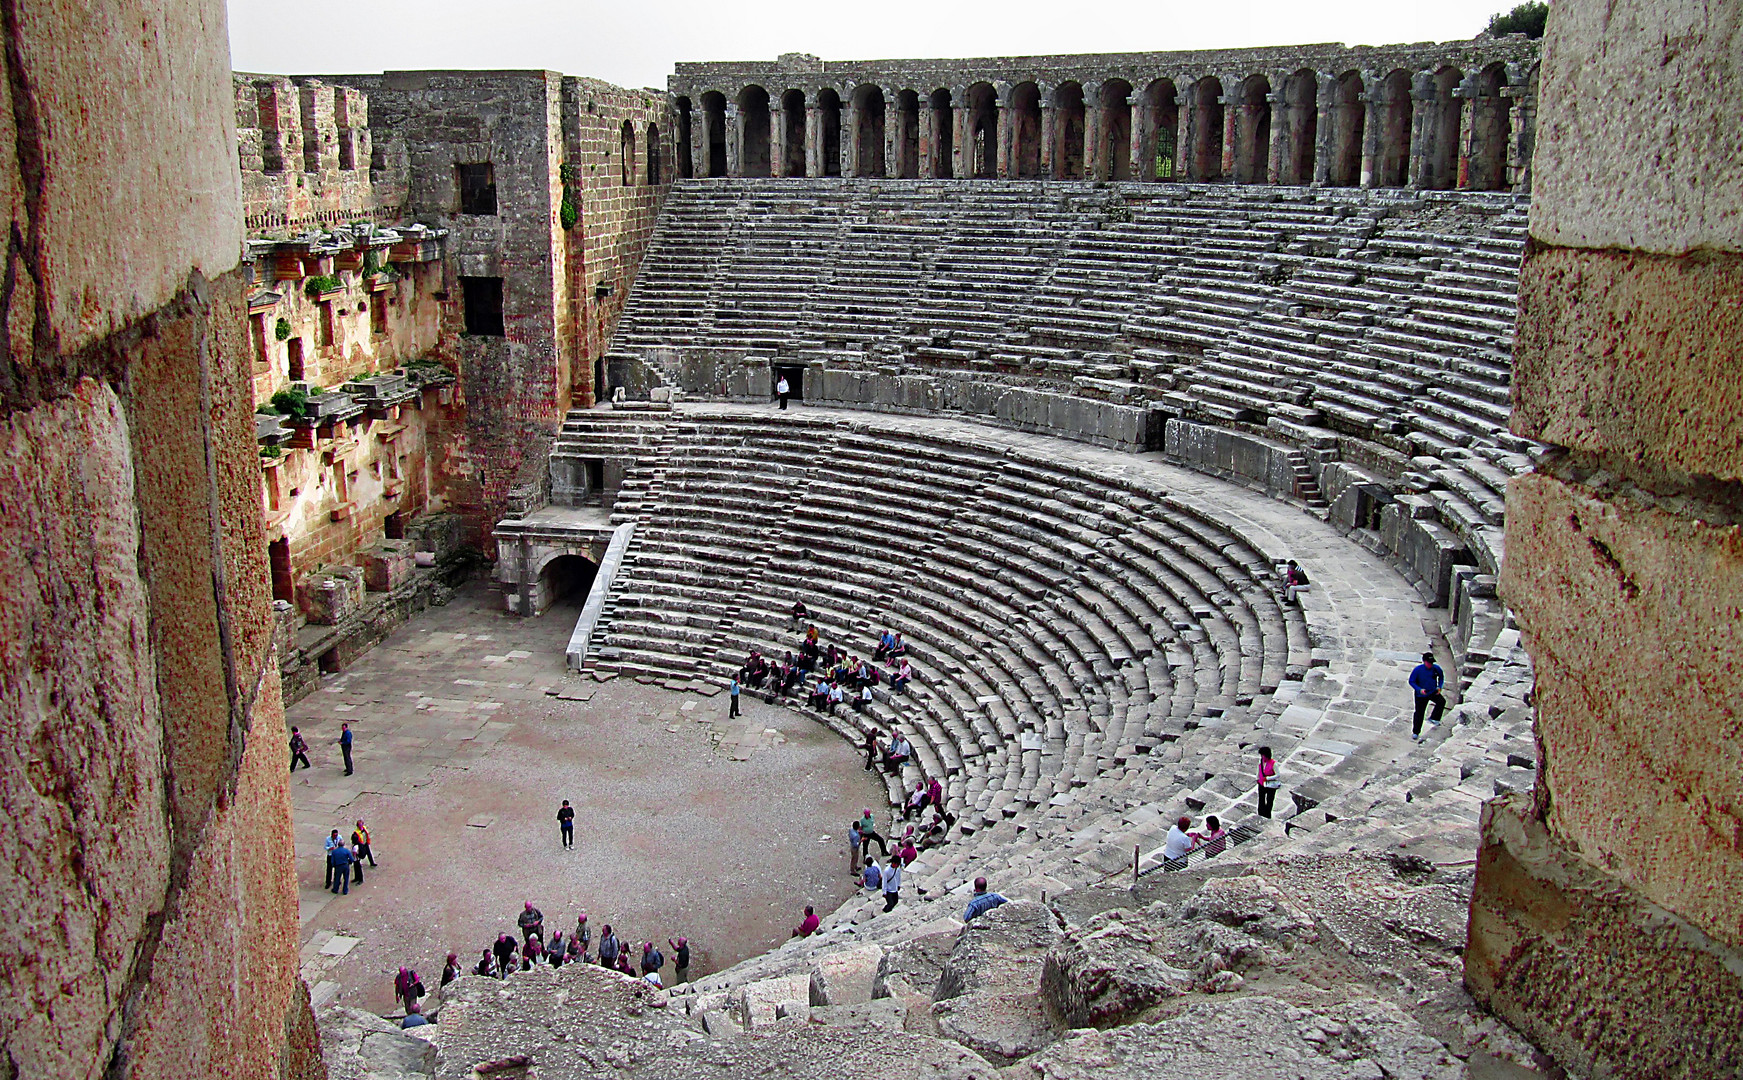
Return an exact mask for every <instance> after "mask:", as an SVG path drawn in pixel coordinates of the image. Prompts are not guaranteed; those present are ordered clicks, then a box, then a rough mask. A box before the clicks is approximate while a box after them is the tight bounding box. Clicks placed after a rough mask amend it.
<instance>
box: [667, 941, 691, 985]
mask: <svg viewBox="0 0 1743 1080" xmlns="http://www.w3.org/2000/svg"><path fill="white" fill-rule="evenodd" d="M666 944H667V945H669V946H671V948H672V985H674V986H676V985H677V984H678V983H685V982H689V981H690V939H689V938H679V939H678V940H677V941H673V940H672V939H671V938H667V939H666Z"/></svg>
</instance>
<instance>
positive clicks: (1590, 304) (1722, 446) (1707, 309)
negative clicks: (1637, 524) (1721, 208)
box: [1512, 248, 1743, 481]
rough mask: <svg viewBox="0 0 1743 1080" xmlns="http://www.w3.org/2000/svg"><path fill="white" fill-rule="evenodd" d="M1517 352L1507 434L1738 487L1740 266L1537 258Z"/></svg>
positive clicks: (1742, 453) (1594, 254)
mask: <svg viewBox="0 0 1743 1080" xmlns="http://www.w3.org/2000/svg"><path fill="white" fill-rule="evenodd" d="M1514 351H1515V357H1516V359H1515V364H1514V371H1513V402H1514V408H1513V418H1512V428H1513V431H1514V433H1516V434H1518V435H1523V436H1526V437H1528V438H1532V439H1538V440H1540V441H1542V442H1547V443H1553V444H1556V445H1558V446H1566V447H1570V448H1573V449H1577V450H1586V451H1590V452H1592V453H1597V454H1604V455H1611V456H1614V457H1617V458H1623V459H1629V460H1632V461H1634V462H1636V463H1637V464H1638V465H1640V466H1644V467H1645V468H1647V469H1663V470H1669V471H1671V472H1673V473H1686V474H1689V475H1692V476H1711V477H1715V478H1717V479H1720V480H1726V481H1735V480H1739V479H1743V410H1739V408H1738V402H1740V401H1743V365H1739V364H1738V363H1737V362H1736V358H1737V355H1738V353H1739V352H1743V257H1740V256H1736V255H1731V254H1710V253H1709V254H1702V255H1698V256H1689V257H1686V258H1671V257H1665V256H1652V255H1641V254H1633V253H1628V252H1617V251H1569V250H1559V249H1553V248H1551V249H1539V250H1535V251H1533V252H1532V253H1531V255H1530V256H1529V257H1528V258H1527V259H1526V261H1525V265H1524V267H1523V269H1522V270H1521V272H1520V280H1519V328H1518V339H1517V342H1516V344H1515V350H1514Z"/></svg>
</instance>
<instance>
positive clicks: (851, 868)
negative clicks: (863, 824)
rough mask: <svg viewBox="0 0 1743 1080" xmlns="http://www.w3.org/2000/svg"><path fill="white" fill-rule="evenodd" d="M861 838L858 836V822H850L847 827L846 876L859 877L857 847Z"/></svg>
mask: <svg viewBox="0 0 1743 1080" xmlns="http://www.w3.org/2000/svg"><path fill="white" fill-rule="evenodd" d="M861 843H862V838H861V836H860V835H859V822H857V821H851V822H848V825H847V876H848V877H851V878H858V877H859V845H860V844H861Z"/></svg>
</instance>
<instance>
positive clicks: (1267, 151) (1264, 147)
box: [1234, 75, 1271, 184]
mask: <svg viewBox="0 0 1743 1080" xmlns="http://www.w3.org/2000/svg"><path fill="white" fill-rule="evenodd" d="M1240 102H1241V104H1240V106H1239V107H1240V112H1238V113H1236V114H1235V177H1234V180H1235V183H1237V184H1263V183H1265V182H1266V181H1267V180H1269V179H1270V172H1271V80H1270V79H1267V78H1266V77H1265V76H1263V75H1252V76H1249V77H1248V78H1247V80H1246V81H1245V82H1243V83H1241V96H1240Z"/></svg>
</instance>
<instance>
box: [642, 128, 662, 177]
mask: <svg viewBox="0 0 1743 1080" xmlns="http://www.w3.org/2000/svg"><path fill="white" fill-rule="evenodd" d="M643 145H645V146H646V147H647V157H648V183H649V184H650V185H652V186H655V187H657V186H659V183H660V180H661V176H660V168H661V166H662V165H663V164H664V163H663V162H662V161H661V160H660V129H659V126H658V125H657V124H654V123H653V122H651V121H650V122H649V123H648V128H647V138H646V139H645V140H644V142H643Z"/></svg>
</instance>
